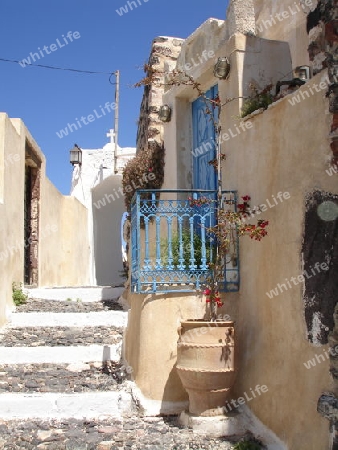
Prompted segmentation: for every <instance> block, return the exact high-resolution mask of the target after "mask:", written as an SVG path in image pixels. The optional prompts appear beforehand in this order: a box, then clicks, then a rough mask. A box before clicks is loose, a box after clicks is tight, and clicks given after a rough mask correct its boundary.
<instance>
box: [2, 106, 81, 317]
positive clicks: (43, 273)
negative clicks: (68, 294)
mask: <svg viewBox="0 0 338 450" xmlns="http://www.w3.org/2000/svg"><path fill="white" fill-rule="evenodd" d="M26 144H28V145H29V147H30V148H31V149H32V150H33V151H34V154H35V156H36V158H37V159H39V160H40V162H41V167H40V193H39V200H38V205H37V207H38V211H39V220H38V224H37V228H36V229H37V230H38V233H37V235H36V234H35V232H34V236H33V234H32V236H31V238H32V240H36V239H37V240H38V253H37V255H34V257H36V258H37V279H38V285H39V286H62V285H63V286H64V285H68V286H76V285H87V284H89V274H88V259H89V249H88V247H89V241H88V232H87V220H88V217H87V216H88V212H87V209H86V208H85V207H84V206H83V205H81V204H80V203H79V202H78V201H77V200H76V199H74V198H70V197H64V196H63V195H62V194H61V193H60V192H59V191H58V190H57V189H56V188H55V187H54V185H53V184H52V183H51V182H50V181H49V180H48V178H47V177H46V174H45V166H46V163H45V157H44V155H43V153H42V152H41V150H40V149H39V147H38V146H37V144H36V142H35V141H34V139H33V138H32V136H31V135H30V133H29V132H28V130H27V129H26V127H25V126H24V124H23V122H22V121H21V120H20V119H9V118H8V116H7V115H6V114H4V113H0V166H1V170H0V177H1V178H0V195H1V192H2V195H1V197H0V236H1V240H0V273H1V282H0V324H3V323H4V322H5V320H6V315H7V314H8V313H9V311H10V310H11V309H12V308H13V303H12V290H11V285H12V282H17V283H20V282H21V283H23V281H24V249H25V246H27V245H28V244H27V242H26V241H25V237H24V186H25V184H24V181H25V149H26ZM1 186H2V187H1Z"/></svg>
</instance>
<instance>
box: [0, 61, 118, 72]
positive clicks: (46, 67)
mask: <svg viewBox="0 0 338 450" xmlns="http://www.w3.org/2000/svg"><path fill="white" fill-rule="evenodd" d="M0 61H3V62H10V63H16V64H20V63H22V61H18V60H16V59H5V58H0ZM25 67H40V68H43V69H52V70H66V71H68V72H78V73H87V74H96V75H110V76H112V75H115V74H116V72H96V71H93V70H80V69H70V68H67V67H56V66H46V65H44V64H26V65H25Z"/></svg>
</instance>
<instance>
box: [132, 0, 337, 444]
mask: <svg viewBox="0 0 338 450" xmlns="http://www.w3.org/2000/svg"><path fill="white" fill-rule="evenodd" d="M258 4H259V2H255V7H256V8H257V5H258ZM287 6H288V5H287ZM273 8H274V9H272V10H271V11H270V12H269V8H267V12H266V14H268V13H269V14H270V15H271V14H272V13H274V12H275V11H276V8H277V4H274V6H273ZM278 8H281V4H278ZM278 8H277V12H278V11H279V9H278ZM257 11H258V10H257ZM261 13H262V14H263V10H262V11H261ZM264 14H265V11H264ZM300 14H301V15H302V14H303V15H302V16H301V17H302V19H297V20H300V22H301V24H302V23H303V22H302V21H303V18H304V20H305V17H306V15H305V13H303V11H302V12H301V13H300ZM299 17H300V16H299ZM211 20H212V19H211ZM293 20H296V19H293ZM301 24H299V23H298V22H296V24H295V25H297V27H298V29H297V31H295V32H292V29H291V28H290V29H289V31H285V33H284V34H282V35H281V32H278V30H277V29H275V31H273V30H272V27H271V30H270V31H269V33H275V34H268V33H265V34H264V38H266V39H262V38H256V37H252V36H244V35H241V34H235V35H233V36H232V38H231V39H230V40H229V41H224V42H222V41H221V40H217V39H216V41H213V40H212V39H211V38H209V37H206V34H205V33H204V32H203V27H202V28H201V29H200V31H199V33H197V34H195V36H194V39H195V42H194V46H193V48H194V49H195V52H200V51H203V50H204V49H205V50H207V51H208V50H211V49H212V48H213V49H214V50H215V58H214V59H210V60H208V61H205V62H204V63H203V64H200V65H199V66H198V67H195V68H194V69H193V72H192V75H193V76H194V77H195V79H196V80H198V81H199V82H200V83H201V87H202V89H205V90H206V89H208V88H210V87H211V86H213V85H215V84H216V83H218V87H219V93H220V100H221V104H222V105H223V108H222V114H221V125H222V131H223V132H227V133H228V134H230V133H229V129H231V131H232V132H233V134H234V136H231V135H230V137H228V138H226V139H223V141H222V142H223V143H222V151H223V152H224V153H225V154H226V156H227V159H226V161H225V163H224V169H223V188H224V189H237V190H238V191H239V194H240V195H246V194H248V195H250V196H251V198H252V201H251V204H252V206H255V205H260V204H263V203H265V204H267V202H268V201H270V203H271V202H272V204H274V200H273V199H274V198H276V199H277V195H278V193H279V192H281V193H282V194H283V193H286V192H287V193H288V194H289V195H290V198H289V199H285V198H284V201H283V202H280V201H279V204H278V205H276V204H275V206H274V207H269V208H267V211H266V212H265V213H264V214H262V215H261V217H264V219H267V220H269V221H270V224H269V235H268V237H267V238H264V239H263V241H262V242H255V241H251V240H250V239H248V238H243V239H242V240H241V245H240V251H241V256H240V261H241V280H242V281H241V288H240V292H239V293H237V294H235V293H234V294H231V295H227V296H226V303H225V306H224V307H223V309H222V311H220V312H221V313H224V314H229V315H230V316H231V317H232V318H233V319H234V320H236V330H237V336H238V340H237V343H236V345H237V355H238V368H239V372H238V376H237V381H236V386H235V392H234V399H236V398H238V397H242V396H243V395H244V393H247V394H248V395H250V392H251V389H254V388H255V386H256V385H258V384H259V385H263V384H265V385H266V386H267V387H268V392H267V393H265V394H264V395H261V396H258V397H257V398H255V399H252V401H250V403H249V404H248V406H249V407H250V408H251V409H252V411H253V412H254V413H255V414H256V415H257V417H258V418H259V419H260V420H261V421H262V422H263V423H264V424H265V425H266V426H268V427H269V428H270V429H271V430H272V431H274V432H275V433H276V434H277V435H278V437H279V438H280V439H282V440H283V441H284V442H285V443H286V444H287V446H288V448H289V449H290V450H291V449H292V450H293V449H298V448H299V449H303V448H304V449H305V448H306V449H308V450H318V449H319V448H320V449H326V448H328V446H329V442H328V441H329V433H328V423H327V421H326V420H325V419H323V418H321V417H320V415H319V414H318V413H317V411H316V405H317V400H318V398H319V396H320V394H321V393H322V391H325V390H329V389H330V387H331V381H330V377H329V373H328V369H329V361H328V359H327V358H326V361H324V362H320V363H317V364H316V366H315V367H312V368H310V369H307V368H306V367H305V365H304V364H305V363H307V362H308V361H309V360H311V359H312V358H315V356H316V355H319V354H325V353H323V352H324V351H325V350H327V346H319V347H315V346H313V345H312V344H310V343H309V342H308V340H307V329H306V323H305V318H304V301H303V298H302V294H303V289H302V284H301V283H299V284H298V285H297V286H292V287H291V288H289V289H288V290H287V291H286V292H284V293H280V294H279V295H277V296H276V297H275V298H271V299H270V298H269V296H268V295H267V294H266V293H267V292H270V290H271V289H274V288H276V287H277V285H278V283H285V282H286V280H291V277H297V276H298V275H300V274H301V273H302V255H301V251H302V240H303V234H304V216H305V198H306V195H307V194H308V193H310V192H312V191H313V190H314V189H320V190H325V191H327V192H333V193H337V188H336V180H335V179H334V176H331V177H330V176H329V175H328V174H327V172H326V170H327V169H328V168H329V161H330V159H331V150H330V141H329V132H330V125H331V120H332V118H331V116H330V115H328V114H327V111H328V100H327V99H326V98H325V93H326V84H327V81H325V80H326V79H325V73H322V74H321V75H317V76H316V77H315V78H314V79H312V80H311V81H309V82H308V83H307V84H306V85H304V86H303V87H302V88H301V89H300V90H299V91H297V93H296V95H301V93H302V95H303V97H300V100H299V103H297V102H296V104H295V105H294V106H292V104H291V103H290V100H291V99H292V98H293V97H292V95H291V96H288V97H286V98H284V99H283V100H280V101H279V102H277V103H275V104H273V105H272V106H271V107H270V108H269V109H268V110H267V111H265V112H264V113H262V114H258V115H255V116H253V117H251V118H249V119H248V121H247V122H243V124H245V123H246V124H248V123H250V127H248V128H246V130H245V131H243V129H241V130H242V131H241V132H238V130H239V128H238V126H239V125H240V123H241V122H240V119H239V115H240V109H241V106H242V103H243V99H242V98H239V97H244V96H247V95H248V94H249V83H251V82H256V83H258V84H259V85H260V86H261V88H263V87H264V85H266V84H268V83H270V82H272V83H274V84H275V83H276V82H277V81H278V80H280V79H282V77H283V76H285V77H286V79H290V78H292V77H293V75H292V73H291V71H292V69H293V68H294V67H295V66H296V65H301V64H306V63H307V62H308V57H307V52H306V48H307V37H306V42H305V34H304V33H303V31H304V30H303V28H302V26H301ZM205 27H206V28H208V27H210V21H209V23H206V25H205ZM298 33H300V35H301V38H300V39H299V40H297V39H298V37H297V36H298ZM268 38H269V39H270V38H271V39H276V38H278V39H280V41H282V40H284V39H283V38H285V41H287V40H288V41H290V47H291V51H290V49H289V46H288V43H287V42H280V41H269V40H268ZM296 40H297V42H298V44H296ZM212 42H213V44H214V45H213V47H211V46H210V45H211V43H212ZM189 48H190V49H191V48H192V46H185V45H183V47H182V51H184V52H185V51H187V53H185V54H184V55H180V57H179V59H178V61H182V62H183V63H185V62H186V61H187V60H189ZM224 55H228V56H229V55H230V57H231V59H230V63H231V72H230V77H229V79H228V80H221V81H218V80H217V79H216V78H215V77H214V76H213V73H212V68H213V65H214V62H215V60H216V59H217V56H224ZM291 56H292V58H291ZM290 74H291V76H290ZM321 81H323V83H324V85H322V86H324V87H323V88H320V89H319V90H318V86H319V83H320V82H321ZM325 83H326V84H325ZM315 85H316V86H317V88H315ZM317 90H318V92H316V91H317ZM196 97H197V92H196V91H194V90H193V89H192V88H191V87H188V86H179V87H174V88H172V89H171V90H169V91H168V92H166V93H165V94H164V96H163V102H164V103H168V104H170V105H173V112H172V120H171V122H170V123H168V124H165V126H164V142H165V147H166V154H167V155H170V157H166V167H165V180H164V184H163V188H169V187H170V188H185V187H187V188H190V187H191V185H190V183H191V167H192V154H191V151H192V150H193V148H192V137H191V135H192V126H191V102H192V101H193V100H195V99H196ZM231 99H233V100H231ZM229 100H231V101H229ZM243 126H245V125H243ZM320 262H321V261H320ZM171 297H173V298H171ZM129 300H130V302H131V311H130V325H129V326H128V334H127V341H126V349H125V354H126V357H127V360H128V362H129V364H130V365H131V366H132V368H133V370H134V376H135V380H136V382H137V384H138V385H139V387H140V388H141V390H142V392H143V393H144V394H145V395H146V396H147V397H148V398H152V399H156V400H163V401H164V399H165V400H166V401H169V402H170V401H171V402H178V401H182V400H183V399H185V398H186V396H185V395H184V393H183V391H182V386H181V384H180V382H179V381H178V379H177V377H176V376H175V375H174V374H173V370H172V369H173V367H174V364H175V349H176V342H177V330H176V326H177V322H178V321H179V319H180V318H182V317H184V318H188V317H191V318H193V317H195V318H198V317H201V315H202V314H201V309H202V308H203V305H201V304H200V303H199V301H198V300H197V301H196V298H194V297H193V296H186V297H185V298H181V297H177V298H175V297H174V296H170V297H169V296H160V295H158V296H152V297H149V298H145V297H144V296H139V295H135V294H133V295H130V297H129ZM160 339H162V342H161V341H160ZM163 339H164V340H165V341H164V342H163ZM154 361H156V365H155V363H154ZM316 361H317V360H316ZM320 361H321V359H320ZM167 385H170V390H167V389H166V386H167Z"/></svg>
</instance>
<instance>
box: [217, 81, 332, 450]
mask: <svg viewBox="0 0 338 450" xmlns="http://www.w3.org/2000/svg"><path fill="white" fill-rule="evenodd" d="M322 78H323V79H324V78H325V77H324V74H322V75H321V74H319V75H317V76H316V77H315V78H314V79H313V80H311V81H310V82H308V84H307V85H305V86H303V87H302V88H301V91H306V90H308V89H309V87H311V86H313V84H314V83H317V85H318V84H319V82H320V81H321V79H322ZM301 91H298V93H299V92H301ZM221 94H223V95H225V86H224V90H222V89H221ZM290 98H291V97H290V96H289V97H286V98H285V99H283V100H282V101H280V102H279V103H277V104H275V105H273V106H272V107H271V108H269V110H267V111H265V112H264V113H263V114H260V115H257V116H255V117H254V118H251V119H250V120H251V121H252V124H253V127H252V128H251V129H250V130H248V131H247V132H245V133H243V134H241V135H239V136H236V137H235V138H233V139H231V140H229V141H227V142H226V143H225V144H224V146H223V147H224V150H225V152H226V154H227V161H226V163H225V168H224V171H223V179H224V187H225V188H229V189H230V188H231V189H238V190H239V192H240V194H241V195H245V194H249V195H251V197H252V205H259V204H262V203H265V204H267V201H266V200H267V199H268V200H269V201H270V203H271V204H273V205H274V201H273V197H272V196H274V197H275V198H276V196H277V194H278V192H282V193H284V192H288V193H289V194H290V199H288V200H285V199H284V201H283V202H278V205H275V206H274V207H273V208H268V210H267V211H266V212H264V214H263V213H262V215H261V217H264V219H267V220H269V222H270V224H269V235H268V237H267V238H264V239H263V241H262V242H260V243H257V242H252V241H250V240H249V239H245V238H243V239H242V240H241V257H240V261H241V280H242V282H241V289H240V293H239V297H238V321H237V333H238V346H239V348H238V350H239V352H238V355H239V358H240V360H239V368H240V371H239V375H238V380H237V386H236V387H237V394H238V396H240V395H241V394H243V393H244V392H250V391H249V389H250V388H253V387H254V386H256V384H266V385H267V386H268V389H269V392H268V393H266V394H265V395H264V396H263V395H262V396H260V397H259V398H257V399H256V400H255V401H252V402H251V403H250V407H251V408H252V410H253V411H254V412H255V413H256V414H257V416H258V417H259V418H260V419H261V420H262V422H263V423H265V424H266V425H267V426H268V427H270V428H271V429H272V430H273V431H274V432H275V433H276V434H277V435H278V436H279V437H280V438H281V439H282V440H283V441H285V442H286V443H287V444H288V446H289V448H290V449H293V448H307V449H309V450H316V449H318V448H328V447H326V446H325V442H327V443H328V423H327V421H326V420H325V419H323V418H321V417H320V416H319V414H318V413H317V411H316V404H317V400H318V398H319V396H320V394H321V392H322V391H323V390H326V389H328V388H330V383H331V381H330V378H329V373H328V367H329V361H328V360H326V361H325V362H321V363H320V364H317V365H316V367H313V368H310V369H307V368H306V367H305V366H304V363H306V362H307V361H308V360H310V359H312V358H314V357H315V355H316V354H317V355H319V354H323V351H324V350H325V349H327V347H326V346H319V347H315V346H313V345H311V344H310V343H309V342H308V341H307V339H306V324H305V319H304V304H303V298H302V292H303V291H302V290H303V284H302V283H299V284H298V285H297V286H293V287H292V289H288V290H287V291H285V292H283V293H280V294H279V295H278V296H276V297H275V298H272V299H270V298H269V297H268V296H267V294H266V292H270V290H271V289H273V288H275V287H276V286H277V285H278V283H283V282H284V283H285V281H286V280H290V279H291V277H297V276H298V275H299V274H301V273H302V256H301V249H302V239H303V233H304V216H305V197H306V195H307V194H308V193H310V192H312V191H313V190H314V189H319V190H325V191H328V192H333V193H337V186H336V180H335V179H334V176H331V177H330V176H329V175H328V174H327V173H326V170H327V169H328V161H329V159H330V147H329V143H328V135H329V131H330V116H329V115H327V114H325V111H326V110H327V99H325V90H322V91H320V92H318V93H314V95H311V96H310V97H309V98H307V96H305V97H304V100H302V101H301V102H300V103H299V104H296V105H294V106H292V105H291V104H290V102H289V99H290ZM320 262H322V261H320ZM327 445H328V444H327Z"/></svg>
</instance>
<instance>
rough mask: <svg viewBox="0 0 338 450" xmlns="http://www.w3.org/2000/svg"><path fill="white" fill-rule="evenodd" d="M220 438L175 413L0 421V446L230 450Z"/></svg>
mask: <svg viewBox="0 0 338 450" xmlns="http://www.w3.org/2000/svg"><path fill="white" fill-rule="evenodd" d="M232 448H233V444H232V443H231V442H230V441H228V440H224V439H223V438H209V437H205V436H199V435H196V434H195V435H194V434H193V433H192V432H191V431H190V430H187V429H184V428H181V427H180V426H179V425H178V424H177V418H176V417H175V416H171V417H166V418H161V417H149V418H147V417H144V418H140V417H137V416H136V417H135V416H134V417H130V418H128V419H126V420H123V421H122V420H116V419H115V420H114V421H107V420H102V421H99V420H94V421H83V420H75V419H69V420H62V421H56V420H52V421H48V422H47V421H38V420H29V421H9V422H2V421H0V449H3V450H16V449H25V450H33V449H34V450H36V449H42V450H44V449H46V450H47V449H48V450H94V449H97V450H133V449H135V450H136V449H137V450H141V449H142V450H188V449H196V450H202V449H205V450H216V449H217V450H230V449H232Z"/></svg>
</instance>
